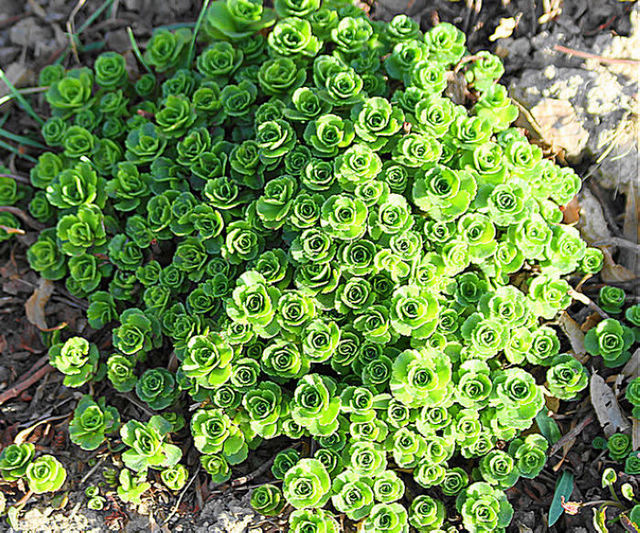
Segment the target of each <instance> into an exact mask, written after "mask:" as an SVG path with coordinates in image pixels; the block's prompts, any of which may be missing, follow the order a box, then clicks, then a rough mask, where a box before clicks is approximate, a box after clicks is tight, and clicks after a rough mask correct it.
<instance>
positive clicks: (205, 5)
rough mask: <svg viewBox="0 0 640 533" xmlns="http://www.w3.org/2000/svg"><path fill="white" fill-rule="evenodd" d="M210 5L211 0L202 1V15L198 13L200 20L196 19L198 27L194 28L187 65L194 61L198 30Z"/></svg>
mask: <svg viewBox="0 0 640 533" xmlns="http://www.w3.org/2000/svg"><path fill="white" fill-rule="evenodd" d="M208 7H209V0H204V2H202V9H201V10H200V15H198V20H197V21H196V27H195V29H194V30H193V37H191V45H190V46H189V54H188V55H187V67H189V66H191V63H192V62H193V56H194V54H195V51H196V39H197V38H198V32H199V31H200V26H202V21H203V20H204V16H205V14H206V13H207V8H208Z"/></svg>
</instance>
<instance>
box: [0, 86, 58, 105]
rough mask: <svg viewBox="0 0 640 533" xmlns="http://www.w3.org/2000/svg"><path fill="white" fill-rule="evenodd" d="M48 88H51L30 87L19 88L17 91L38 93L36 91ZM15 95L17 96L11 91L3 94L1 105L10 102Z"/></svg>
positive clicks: (47, 88)
mask: <svg viewBox="0 0 640 533" xmlns="http://www.w3.org/2000/svg"><path fill="white" fill-rule="evenodd" d="M48 90H49V87H28V88H27V89H18V90H17V92H18V93H20V94H36V93H43V92H45V91H48ZM15 97H16V95H15V93H10V94H7V95H5V96H3V97H2V98H0V107H2V106H3V105H4V104H6V103H7V102H10V101H11V100H13V99H14V98H15Z"/></svg>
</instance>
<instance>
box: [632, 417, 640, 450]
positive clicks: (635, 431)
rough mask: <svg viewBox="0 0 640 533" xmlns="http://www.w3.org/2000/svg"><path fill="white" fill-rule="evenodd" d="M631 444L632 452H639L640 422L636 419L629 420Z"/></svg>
mask: <svg viewBox="0 0 640 533" xmlns="http://www.w3.org/2000/svg"><path fill="white" fill-rule="evenodd" d="M631 423H632V428H631V442H632V444H633V451H634V452H635V451H636V450H640V420H638V419H637V418H632V419H631Z"/></svg>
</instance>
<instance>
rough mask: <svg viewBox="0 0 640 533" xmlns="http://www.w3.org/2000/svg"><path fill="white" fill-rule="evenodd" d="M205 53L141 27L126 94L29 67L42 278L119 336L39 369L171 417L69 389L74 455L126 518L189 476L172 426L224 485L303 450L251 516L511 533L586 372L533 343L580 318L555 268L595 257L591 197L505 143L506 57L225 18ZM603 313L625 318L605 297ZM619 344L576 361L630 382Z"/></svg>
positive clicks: (55, 354) (22, 459)
mask: <svg viewBox="0 0 640 533" xmlns="http://www.w3.org/2000/svg"><path fill="white" fill-rule="evenodd" d="M198 36H199V40H197V39H196V36H195V35H194V34H193V33H192V32H191V31H190V30H187V29H179V30H176V31H168V30H159V31H157V32H156V33H155V34H154V36H153V37H152V39H151V41H150V42H149V43H148V46H147V48H146V51H145V53H144V54H140V56H139V60H140V62H141V64H142V65H143V66H144V67H146V68H147V70H148V72H147V73H146V74H144V75H143V76H141V77H139V78H138V79H131V78H130V77H129V74H128V72H127V69H126V63H125V60H124V58H123V57H122V56H120V55H118V54H115V53H111V52H107V53H104V54H102V55H101V56H100V57H99V58H98V59H97V60H96V62H95V64H94V65H93V66H92V68H80V69H74V70H70V71H65V70H64V69H62V68H61V67H47V69H45V70H44V71H43V72H42V74H41V81H42V84H43V85H50V87H51V88H50V89H49V91H48V92H47V94H46V99H47V102H48V103H49V105H50V107H51V118H50V119H49V120H48V121H47V122H46V123H45V124H44V126H43V129H42V134H43V138H44V140H45V142H46V143H47V144H48V145H49V146H50V147H51V151H50V152H46V153H44V154H43V155H41V156H40V157H39V159H38V162H37V164H36V166H35V167H34V169H33V171H32V174H31V181H32V184H33V186H34V187H36V189H37V192H36V193H35V194H33V197H32V199H31V202H30V211H31V214H32V215H33V217H34V218H36V219H37V220H39V221H41V222H42V223H44V224H46V225H47V227H48V229H45V230H44V231H42V232H41V234H40V237H39V238H38V241H37V242H36V243H35V244H34V245H33V246H32V247H31V248H30V250H29V252H28V258H29V262H30V264H31V266H32V267H33V268H34V269H35V270H37V271H38V272H40V273H41V275H42V276H43V277H44V278H46V279H51V280H56V281H60V282H64V283H65V285H66V288H67V289H68V290H69V292H71V293H72V294H73V295H75V296H78V297H80V298H87V299H88V301H89V303H90V305H89V309H88V311H87V318H88V320H89V323H90V324H91V326H92V327H94V328H97V329H99V328H109V329H110V330H111V331H112V345H113V349H112V350H111V351H107V352H105V351H102V353H101V351H100V350H99V349H98V347H97V346H96V345H95V344H92V343H90V342H89V341H88V340H86V339H83V338H80V337H71V338H67V337H66V336H63V335H61V334H60V332H56V333H54V334H52V335H51V336H50V337H51V338H50V340H51V343H52V346H51V349H50V352H49V355H50V359H51V364H52V365H53V366H55V367H56V368H57V369H58V370H59V371H60V372H62V373H63V374H64V375H65V378H64V384H65V385H66V386H68V387H74V388H80V389H81V390H82V391H83V392H85V391H87V390H88V385H89V384H90V383H91V382H95V381H102V380H108V382H109V383H110V384H111V385H112V387H113V388H114V389H115V390H117V391H120V392H125V393H132V394H135V396H136V397H137V398H138V400H139V401H141V402H143V403H144V404H146V406H147V407H148V409H149V410H152V411H154V412H157V413H158V414H157V415H155V416H152V417H150V419H149V420H144V421H139V420H120V417H119V415H118V412H117V411H116V410H115V409H113V408H112V407H110V406H108V405H107V402H106V400H105V398H91V396H89V395H85V396H83V397H82V399H81V400H80V402H79V403H78V406H77V408H76V412H75V415H74V419H73V421H72V423H71V426H70V435H71V440H72V442H74V443H75V444H77V445H78V446H80V447H82V448H84V449H87V450H91V449H96V448H97V447H99V446H100V445H101V444H102V443H103V442H104V441H105V439H111V440H115V439H116V438H118V437H119V438H120V439H121V441H122V443H123V445H124V452H123V453H122V461H123V463H124V465H125V467H126V468H125V469H123V470H122V471H121V472H120V474H119V480H120V486H119V487H118V494H119V496H120V497H121V498H122V499H123V500H124V501H131V502H136V501H138V502H139V501H140V496H141V494H142V493H144V491H145V490H147V489H148V488H149V487H150V485H149V483H148V482H147V477H148V476H151V475H152V472H153V471H158V472H159V475H160V478H161V479H162V481H163V482H164V483H165V484H166V485H167V486H168V487H169V488H170V489H172V490H180V489H181V488H182V487H183V486H184V485H185V483H186V482H187V479H188V476H189V472H188V471H187V470H186V468H185V467H184V465H182V464H181V463H180V461H181V455H182V450H181V449H180V448H179V447H178V446H176V445H175V444H174V443H173V442H172V438H171V435H172V433H174V432H175V431H177V430H178V429H179V426H180V424H183V423H184V422H185V421H184V420H183V419H182V418H181V416H180V415H176V413H177V412H178V413H183V414H185V415H187V418H188V424H189V427H190V429H191V433H192V436H193V442H194V445H195V447H196V448H197V449H198V450H199V451H200V452H201V453H202V456H201V462H202V467H203V468H204V469H205V470H206V471H207V472H208V473H209V474H210V475H211V478H212V480H213V481H214V482H216V483H223V482H225V481H227V480H228V479H229V478H230V476H231V467H232V466H234V465H237V464H239V463H241V462H243V461H244V460H245V459H246V458H247V457H248V454H249V453H250V451H251V450H252V449H255V448H256V447H258V446H260V445H261V444H262V443H263V441H265V440H269V439H273V438H275V437H278V436H286V437H288V438H289V439H291V441H292V444H294V443H295V442H296V441H298V440H305V441H312V442H313V444H312V446H309V447H307V448H306V449H305V453H300V452H299V451H298V450H296V449H293V448H290V449H287V450H283V451H282V452H280V453H278V455H277V456H276V457H275V458H274V463H273V468H272V473H273V476H274V478H275V481H274V482H273V483H269V484H266V485H262V486H261V487H259V488H258V489H256V490H255V491H254V493H253V495H252V505H253V506H254V507H255V508H256V509H257V510H258V511H259V512H261V513H263V514H265V515H276V514H279V513H281V512H282V511H283V510H284V508H285V506H286V504H289V505H290V506H292V507H293V508H294V509H295V510H294V511H293V512H292V513H291V514H290V517H289V521H290V528H291V530H292V531H295V532H305V533H307V532H309V531H313V532H316V531H317V532H332V531H338V530H339V526H338V521H337V519H336V516H337V515H338V514H344V515H346V517H347V518H348V519H350V520H352V521H355V522H361V524H362V526H361V527H362V530H363V531H371V532H378V531H379V532H384V531H389V532H401V531H407V530H408V529H409V527H410V526H411V527H413V528H415V529H416V530H419V531H433V530H446V528H448V527H449V526H450V522H449V520H452V521H453V522H454V523H462V524H463V526H464V528H465V529H466V530H467V531H470V532H475V531H478V532H482V531H503V530H504V528H505V527H506V526H507V525H508V524H509V522H510V520H511V516H512V513H513V511H512V509H511V506H510V504H509V503H508V501H507V498H506V495H505V492H504V491H505V490H506V489H508V488H509V487H511V486H513V485H514V484H515V483H516V481H517V480H518V478H519V477H527V478H533V477H535V476H536V475H537V474H538V473H539V472H540V470H541V469H542V467H543V466H544V463H545V460H546V451H547V448H548V446H549V444H548V442H547V441H546V439H545V438H544V437H542V436H540V435H537V434H535V433H526V434H523V432H526V431H527V430H529V428H531V427H532V425H533V421H534V418H535V417H536V415H537V414H538V413H539V412H540V410H541V409H542V408H543V406H544V397H545V394H549V395H552V396H555V397H557V398H559V399H562V400H568V401H570V400H573V399H575V398H577V397H578V395H579V393H580V392H581V391H582V390H583V389H584V388H585V387H586V386H587V382H588V375H587V371H586V369H585V368H584V367H583V366H582V365H581V364H580V362H579V361H577V360H576V359H575V358H573V357H572V356H571V355H569V354H562V353H560V341H559V339H558V336H557V333H556V330H555V329H553V328H552V327H551V326H550V322H551V321H552V320H553V319H554V318H555V317H556V315H557V314H558V312H560V311H561V310H563V309H564V308H566V307H567V306H568V305H569V303H570V301H571V298H570V296H569V289H570V286H569V284H568V283H567V281H566V280H565V279H564V276H566V275H568V274H571V273H573V272H574V271H576V270H578V271H581V272H583V273H585V274H593V273H595V272H597V271H598V270H599V268H600V267H601V264H602V254H601V252H600V251H599V250H597V249H594V248H587V246H586V244H585V243H584V242H583V241H582V240H581V239H580V236H579V234H578V232H577V231H576V230H575V229H574V228H572V227H570V226H567V225H564V224H562V211H561V209H560V207H561V206H563V205H565V204H566V203H568V202H569V201H570V200H571V199H572V198H573V196H574V195H575V193H576V192H577V191H578V189H579V187H580V179H579V178H578V176H577V175H576V174H575V173H574V172H573V171H572V170H570V169H568V168H560V167H559V166H557V165H556V164H555V163H553V162H552V161H550V160H547V159H544V158H543V157H542V151H541V150H540V148H538V147H537V146H535V145H532V144H530V143H529V141H528V140H527V139H526V137H525V136H524V135H523V133H522V132H520V131H519V130H517V129H515V128H512V127H511V123H512V122H513V121H514V119H515V118H516V116H517V109H516V108H515V107H514V105H513V104H512V103H511V101H510V99H509V98H508V96H507V93H506V89H505V88H504V87H503V86H501V85H499V84H497V83H496V82H497V80H498V79H499V78H500V75H501V74H502V71H503V69H502V65H501V63H500V61H499V59H498V58H497V57H495V56H493V55H491V54H489V53H485V52H482V53H480V54H477V55H476V56H470V55H468V54H467V51H466V49H465V45H464V42H465V37H464V35H463V34H462V33H461V32H460V31H459V30H457V29H456V28H455V27H454V26H451V25H448V24H441V25H438V26H436V27H434V28H432V29H431V30H429V31H428V32H426V33H424V34H423V33H422V32H421V31H420V29H419V27H418V25H417V23H415V22H414V21H412V20H411V19H409V18H407V17H405V16H402V15H400V16H397V17H395V18H394V19H393V21H392V22H391V23H388V24H387V23H380V22H372V21H370V20H369V19H368V18H367V17H366V15H365V14H364V13H363V12H362V11H360V10H359V9H358V8H356V7H354V6H352V5H349V4H346V3H344V4H342V3H338V2H325V3H324V4H323V5H322V6H320V5H319V4H318V3H317V2H314V1H313V0H311V1H306V2H305V1H300V2H292V1H286V0H284V1H282V2H276V4H275V9H273V10H272V9H269V8H266V7H263V6H262V5H261V4H260V3H258V2H255V1H248V0H228V1H227V2H221V1H219V2H213V3H212V4H211V6H210V7H209V8H208V10H207V11H206V12H205V13H204V16H203V18H202V19H201V25H200V31H199V32H198ZM198 41H202V42H201V43H200V44H198V45H197V46H196V44H197V42H198ZM198 52H199V53H198ZM463 83H464V84H465V85H468V90H469V91H470V92H469V94H468V95H467V98H466V99H464V100H460V99H457V97H455V94H454V93H455V91H452V90H451V87H452V86H453V87H455V86H456V85H457V86H460V85H462V84H463ZM452 97H455V98H456V99H455V100H454V99H452ZM463 103H466V104H468V105H467V106H466V107H465V106H464V105H462V104H463ZM0 179H3V180H4V181H3V182H2V188H0V194H2V201H0V203H1V204H3V205H11V204H14V203H16V202H17V201H18V200H19V199H20V196H21V195H22V194H23V191H21V190H20V189H19V187H18V186H17V185H16V183H15V182H14V181H13V180H11V179H9V178H6V179H5V178H0ZM0 216H2V217H4V218H3V219H1V222H2V224H3V226H5V227H8V228H15V227H18V221H17V220H16V219H15V217H13V215H11V214H10V213H0ZM7 235H8V234H7ZM600 304H601V307H602V308H603V309H604V310H605V311H606V312H608V313H610V314H614V315H616V314H620V313H623V312H624V313H625V317H626V319H627V320H628V321H629V323H631V325H632V326H635V327H637V325H638V317H637V314H638V313H637V311H638V308H637V306H636V307H630V308H628V309H627V310H626V311H623V308H624V298H622V302H621V298H620V295H619V294H615V291H612V290H606V291H603V294H602V296H601V301H600ZM620 316H622V315H620ZM636 335H637V330H636V331H634V330H633V328H632V327H628V326H625V325H622V324H621V323H620V322H619V321H618V320H616V319H609V320H605V321H603V322H601V323H600V324H599V325H598V326H597V327H596V328H594V329H593V330H591V331H590V332H589V333H588V335H587V339H586V340H585V345H586V347H587V350H589V352H590V353H592V355H595V356H598V355H600V356H602V357H603V359H604V360H605V362H606V363H607V364H608V365H610V366H618V365H622V364H624V363H625V362H626V360H628V358H629V357H630V353H631V352H630V347H631V344H632V343H633V342H634V340H635V337H636ZM172 360H175V361H177V367H178V369H177V371H175V372H174V371H172V370H169V368H172V367H173V365H172V363H171V361H172ZM541 369H542V370H541ZM636 385H637V382H636ZM636 385H634V386H633V387H630V389H629V390H630V391H631V392H629V390H628V391H627V395H628V398H629V401H631V402H632V403H633V405H636V403H634V402H637V399H638V394H637V390H636V389H637V386H636ZM634 387H635V388H634ZM189 404H191V405H196V408H195V409H194V410H193V412H192V413H191V414H189V413H190V411H189V409H186V408H185V407H187V406H188V405H189ZM611 441H613V443H612V444H608V445H610V446H611V448H613V449H614V450H617V451H616V452H615V453H616V456H619V457H620V458H622V455H623V454H622V452H621V451H620V450H621V449H622V448H624V446H623V443H622V440H621V439H620V438H616V439H613V438H612V439H611V440H610V443H611ZM627 447H628V446H627ZM9 450H10V451H9ZM311 450H314V451H313V452H311ZM627 451H628V450H627ZM34 457H35V454H34V450H33V449H32V448H30V447H29V446H28V445H16V447H15V448H7V449H6V450H4V451H3V454H2V455H1V456H0V472H1V473H2V475H3V476H5V478H6V479H9V478H7V477H6V475H8V476H12V479H14V478H17V477H22V476H26V479H27V482H28V484H29V486H30V487H32V490H33V491H34V492H44V491H52V490H56V489H57V488H59V487H60V486H61V485H62V483H63V482H64V470H61V467H60V465H59V463H57V462H56V461H55V459H54V458H53V457H51V456H39V457H35V458H34ZM634 464H635V463H634ZM5 473H6V475H5ZM280 482H281V485H280V484H279V483H280ZM406 487H409V488H410V489H411V490H410V491H407V490H405V489H406ZM409 493H410V494H409ZM92 497H95V494H94V495H93V496H92ZM95 505H99V503H96V504H95Z"/></svg>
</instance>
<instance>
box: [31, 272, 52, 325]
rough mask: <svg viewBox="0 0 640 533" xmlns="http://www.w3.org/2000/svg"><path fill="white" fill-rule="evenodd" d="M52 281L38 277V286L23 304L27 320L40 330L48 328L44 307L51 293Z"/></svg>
mask: <svg viewBox="0 0 640 533" xmlns="http://www.w3.org/2000/svg"><path fill="white" fill-rule="evenodd" d="M53 289H54V285H53V282H52V281H50V280H48V279H44V278H40V281H39V283H38V287H36V290H34V291H33V294H32V295H31V296H30V297H29V299H28V300H27V301H26V302H25V304H24V310H25V313H26V315H27V320H28V321H29V322H31V323H32V324H33V325H34V326H36V327H37V328H39V329H41V330H48V329H49V326H47V320H46V316H45V312H44V307H45V305H47V302H48V301H49V298H51V295H52V294H53Z"/></svg>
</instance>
